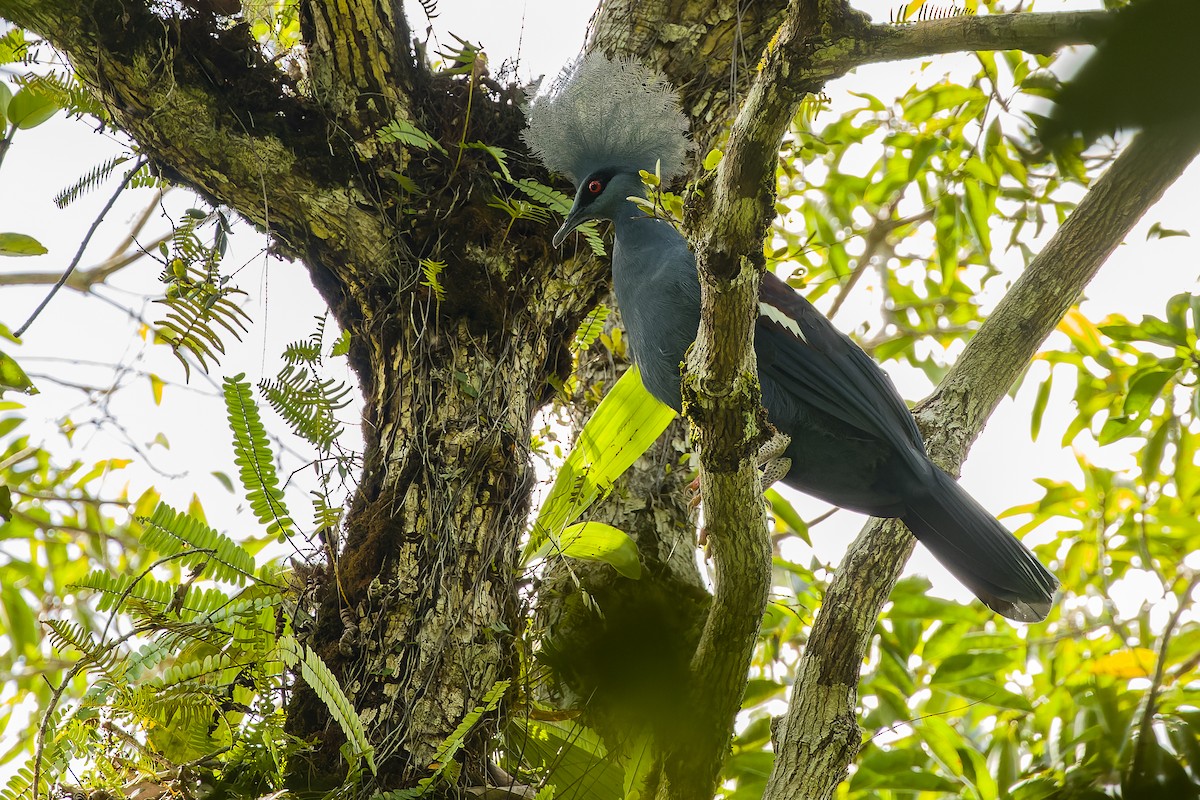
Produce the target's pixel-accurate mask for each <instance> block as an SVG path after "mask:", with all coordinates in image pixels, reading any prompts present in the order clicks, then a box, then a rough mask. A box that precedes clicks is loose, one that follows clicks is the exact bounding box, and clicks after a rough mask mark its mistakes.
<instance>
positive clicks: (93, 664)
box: [45, 619, 124, 684]
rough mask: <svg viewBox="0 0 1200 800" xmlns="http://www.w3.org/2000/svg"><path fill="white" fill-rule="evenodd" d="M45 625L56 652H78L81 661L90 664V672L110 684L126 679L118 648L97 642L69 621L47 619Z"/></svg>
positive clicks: (81, 628)
mask: <svg viewBox="0 0 1200 800" xmlns="http://www.w3.org/2000/svg"><path fill="white" fill-rule="evenodd" d="M45 625H46V627H47V628H49V629H50V633H49V638H50V642H51V644H52V645H53V646H54V648H55V650H58V651H59V652H63V653H66V652H69V651H71V650H77V651H78V652H79V653H80V654H81V655H80V660H81V661H84V662H88V663H89V667H88V669H89V671H90V672H91V673H92V674H93V675H102V676H104V678H105V679H106V680H107V681H108V682H109V683H112V684H118V683H120V682H121V681H122V680H123V679H124V677H123V676H124V665H123V664H121V663H120V662H121V658H122V654H121V653H120V652H118V650H117V648H115V647H113V646H112V645H111V644H108V643H106V642H97V641H95V639H94V638H93V637H92V635H91V634H90V633H89V632H88V631H87V630H85V629H84V628H83V626H81V625H78V624H76V623H73V622H70V621H69V620H64V619H47V620H45Z"/></svg>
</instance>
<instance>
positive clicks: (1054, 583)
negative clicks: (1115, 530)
mask: <svg viewBox="0 0 1200 800" xmlns="http://www.w3.org/2000/svg"><path fill="white" fill-rule="evenodd" d="M934 472H935V473H936V477H935V479H934V484H933V485H932V486H930V487H929V492H928V493H927V494H926V495H925V496H924V497H922V498H920V499H918V500H911V501H910V503H909V507H908V511H907V513H905V515H904V517H903V520H904V524H906V525H907V526H908V527H909V530H911V531H912V532H913V535H915V536H916V537H917V539H918V540H919V541H920V542H921V543H922V544H924V545H925V546H926V547H928V548H929V550H930V552H932V553H933V555H934V556H935V557H937V560H938V561H940V562H942V564H943V565H944V566H945V567H946V569H948V570H950V572H951V573H952V574H953V575H954V576H955V577H956V578H958V579H959V580H960V581H962V583H963V585H964V586H966V587H967V588H968V589H970V590H971V591H972V592H974V593H975V596H976V597H978V598H979V599H980V600H982V601H983V603H984V605H986V606H987V607H988V608H990V609H992V610H993V611H995V612H996V613H997V614H1001V615H1003V616H1005V617H1008V618H1009V619H1015V620H1019V621H1021V622H1039V621H1041V620H1043V619H1045V617H1046V615H1047V614H1048V613H1050V607H1051V605H1052V603H1053V602H1054V592H1055V590H1056V589H1057V588H1058V579H1057V578H1055V577H1054V576H1053V575H1051V574H1050V572H1049V571H1048V570H1047V569H1046V568H1045V567H1043V566H1042V564H1041V562H1039V561H1038V560H1037V558H1036V557H1035V556H1034V555H1033V553H1031V552H1029V550H1028V549H1026V547H1025V545H1023V544H1021V542H1020V541H1019V540H1018V539H1017V537H1015V536H1013V535H1012V534H1011V533H1009V531H1008V529H1007V528H1005V527H1004V526H1003V525H1001V524H1000V523H999V522H998V521H997V520H996V518H995V517H993V516H992V515H991V514H989V513H988V512H987V511H985V510H984V508H983V506H981V505H979V504H978V503H976V502H975V500H974V499H972V498H971V496H970V495H969V494H967V493H966V491H965V490H964V489H963V488H962V487H961V486H959V485H958V483H957V482H956V481H955V480H954V479H953V478H951V477H950V476H949V475H947V474H945V473H944V472H942V471H941V470H940V469H935V470H934Z"/></svg>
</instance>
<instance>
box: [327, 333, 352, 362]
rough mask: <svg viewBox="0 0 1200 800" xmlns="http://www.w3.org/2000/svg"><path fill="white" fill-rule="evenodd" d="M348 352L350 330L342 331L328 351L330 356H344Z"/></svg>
mask: <svg viewBox="0 0 1200 800" xmlns="http://www.w3.org/2000/svg"><path fill="white" fill-rule="evenodd" d="M349 352H350V331H342V335H341V336H339V337H338V338H337V341H336V342H334V343H333V349H332V350H330V351H329V355H330V356H332V357H337V356H344V355H346V354H347V353H349Z"/></svg>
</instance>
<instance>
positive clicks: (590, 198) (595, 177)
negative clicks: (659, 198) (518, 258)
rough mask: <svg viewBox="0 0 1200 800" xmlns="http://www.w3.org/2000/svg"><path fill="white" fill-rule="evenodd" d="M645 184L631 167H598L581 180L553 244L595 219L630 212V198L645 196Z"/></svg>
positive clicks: (610, 217) (613, 217) (613, 216)
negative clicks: (626, 168)
mask: <svg viewBox="0 0 1200 800" xmlns="http://www.w3.org/2000/svg"><path fill="white" fill-rule="evenodd" d="M645 193H646V189H645V186H644V185H643V184H642V178H641V176H640V175H639V174H638V173H636V172H632V171H629V170H622V169H616V168H612V167H607V168H604V169H598V170H596V171H595V172H592V173H591V174H589V175H588V176H587V177H586V178H584V179H583V180H582V181H580V182H579V190H578V191H577V192H576V193H575V203H574V204H573V205H572V206H571V210H570V211H569V212H568V213H567V218H566V219H565V220H563V224H562V227H561V228H559V229H558V232H557V233H555V234H554V246H555V247H558V246H560V245H561V244H562V243H563V241H565V240H566V238H567V234H569V233H570V232H571V231H573V230H575V229H576V228H578V227H579V226H580V225H582V224H583V223H585V222H587V221H588V220H592V219H609V220H611V219H615V218H616V216H617V215H618V214H620V213H629V212H631V211H632V209H631V208H630V205H631V204H630V202H629V198H630V197H631V196H635V195H636V196H639V197H640V196H644V195H645Z"/></svg>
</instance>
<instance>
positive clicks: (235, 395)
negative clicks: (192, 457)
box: [223, 375, 295, 541]
mask: <svg viewBox="0 0 1200 800" xmlns="http://www.w3.org/2000/svg"><path fill="white" fill-rule="evenodd" d="M243 377H244V376H243V375H235V376H233V377H232V378H226V379H225V382H224V386H223V389H224V393H225V409H226V411H227V413H228V414H229V428H230V430H231V431H232V432H233V452H234V463H235V464H237V465H238V476H239V477H240V478H241V480H242V486H243V487H244V488H245V490H246V499H247V500H249V501H250V507H251V508H252V509H253V510H254V514H255V516H256V517H258V521H259V522H260V523H262V524H263V525H265V526H266V528H267V533H269V534H271V535H273V536H277V537H279V539H280V540H281V541H282V540H283V539H285V538H286V537H287V536H289V535H290V534H291V533H292V532H293V529H294V528H295V523H293V522H292V518H291V516H290V515H289V514H288V510H287V504H286V503H285V502H284V497H283V490H282V489H281V488H280V485H279V477H278V476H277V475H276V474H275V463H274V454H273V453H272V452H271V446H270V443H269V442H268V441H267V433H266V429H265V428H264V427H263V424H262V418H261V417H260V416H259V413H258V404H257V403H255V402H254V396H253V395H252V394H251V390H250V384H248V383H246V382H244V381H243V380H242V378H243Z"/></svg>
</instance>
